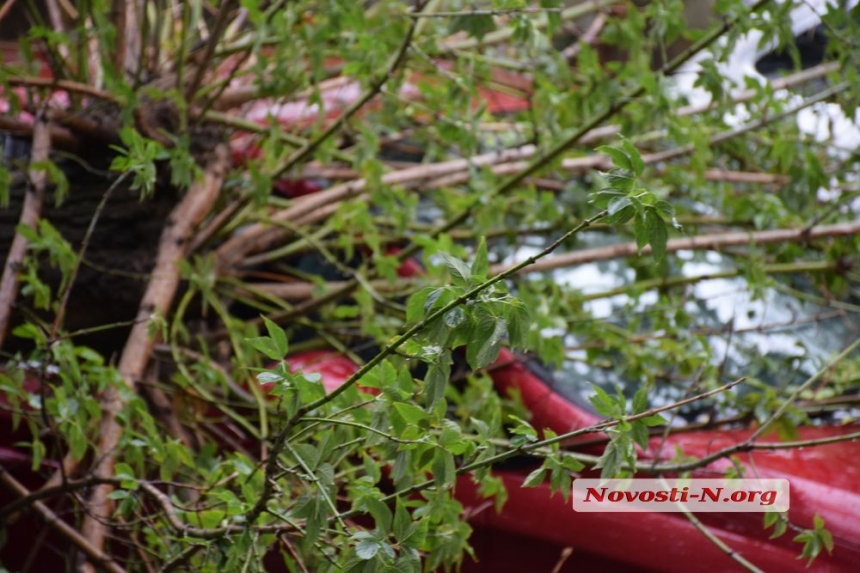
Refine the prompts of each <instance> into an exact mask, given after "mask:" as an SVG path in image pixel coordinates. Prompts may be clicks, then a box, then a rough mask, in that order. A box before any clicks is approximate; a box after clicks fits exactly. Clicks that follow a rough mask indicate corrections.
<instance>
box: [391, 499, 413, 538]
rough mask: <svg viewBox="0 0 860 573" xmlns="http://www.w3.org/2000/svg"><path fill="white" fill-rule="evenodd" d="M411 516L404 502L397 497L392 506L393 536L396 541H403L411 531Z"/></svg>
mask: <svg viewBox="0 0 860 573" xmlns="http://www.w3.org/2000/svg"><path fill="white" fill-rule="evenodd" d="M411 528H412V517H411V516H410V515H409V510H408V509H406V503H405V502H404V501H403V500H402V499H400V498H397V501H396V502H395V507H394V538H395V539H396V540H397V542H398V543H401V544H402V543H404V542H405V541H406V540H407V539H408V538H409V535H410V533H411Z"/></svg>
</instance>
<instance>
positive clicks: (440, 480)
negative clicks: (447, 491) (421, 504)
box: [433, 449, 457, 487]
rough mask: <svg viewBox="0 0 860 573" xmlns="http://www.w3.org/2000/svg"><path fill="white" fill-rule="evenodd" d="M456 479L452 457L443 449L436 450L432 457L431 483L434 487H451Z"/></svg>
mask: <svg viewBox="0 0 860 573" xmlns="http://www.w3.org/2000/svg"><path fill="white" fill-rule="evenodd" d="M456 479H457V474H456V466H455V465H454V456H453V455H452V454H451V453H450V452H446V451H445V450H443V449H437V450H436V454H435V456H434V457H433V483H435V484H436V487H443V486H445V485H449V484H450V485H453V483H454V480H456Z"/></svg>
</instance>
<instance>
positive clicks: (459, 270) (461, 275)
mask: <svg viewBox="0 0 860 573" xmlns="http://www.w3.org/2000/svg"><path fill="white" fill-rule="evenodd" d="M441 256H442V259H443V260H444V261H445V266H446V267H448V272H449V273H451V278H452V279H453V281H454V284H455V285H458V286H466V285H467V284H469V280H470V279H471V278H472V271H471V270H470V269H469V267H467V266H466V263H464V262H463V261H461V260H460V259H457V258H455V257H452V256H451V255H449V254H447V253H441Z"/></svg>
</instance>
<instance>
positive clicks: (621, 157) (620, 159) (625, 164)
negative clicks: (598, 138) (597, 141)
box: [595, 145, 633, 171]
mask: <svg viewBox="0 0 860 573" xmlns="http://www.w3.org/2000/svg"><path fill="white" fill-rule="evenodd" d="M595 151H597V152H598V153H604V154H606V155H608V156H609V158H610V159H611V160H612V163H614V164H615V166H616V167H618V168H619V169H626V170H627V171H633V163H632V162H631V161H630V158H629V157H628V156H627V154H626V153H624V152H623V151H621V150H620V149H618V148H617V147H610V146H608V145H601V146H600V147H598V148H597V149H595Z"/></svg>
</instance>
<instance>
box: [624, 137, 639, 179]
mask: <svg viewBox="0 0 860 573" xmlns="http://www.w3.org/2000/svg"><path fill="white" fill-rule="evenodd" d="M621 147H623V148H624V151H625V153H626V154H627V157H628V158H629V159H630V169H631V170H632V171H633V173H635V174H636V175H637V176H639V175H642V172H643V171H644V170H645V161H643V159H642V156H641V155H640V154H639V150H638V149H636V147H635V146H634V145H633V144H632V143H630V140H629V139H627V138H624V139H622V140H621Z"/></svg>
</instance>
